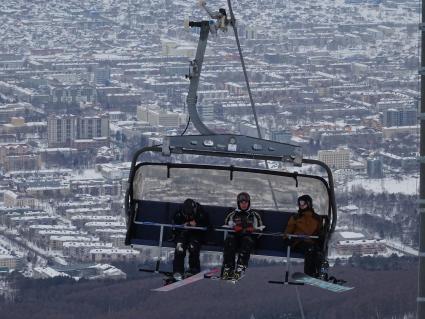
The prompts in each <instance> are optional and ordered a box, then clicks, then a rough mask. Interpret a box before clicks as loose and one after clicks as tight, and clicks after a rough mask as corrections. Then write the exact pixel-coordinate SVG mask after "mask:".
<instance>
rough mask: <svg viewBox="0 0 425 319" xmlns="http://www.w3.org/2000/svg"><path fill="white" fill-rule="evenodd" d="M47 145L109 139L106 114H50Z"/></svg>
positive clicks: (66, 144)
mask: <svg viewBox="0 0 425 319" xmlns="http://www.w3.org/2000/svg"><path fill="white" fill-rule="evenodd" d="M47 137H48V143H49V147H58V146H61V147H64V146H74V145H75V144H78V140H92V139H95V138H104V139H106V140H107V141H108V140H109V117H108V115H106V114H105V115H96V116H83V117H79V116H75V115H51V116H49V118H48V120H47Z"/></svg>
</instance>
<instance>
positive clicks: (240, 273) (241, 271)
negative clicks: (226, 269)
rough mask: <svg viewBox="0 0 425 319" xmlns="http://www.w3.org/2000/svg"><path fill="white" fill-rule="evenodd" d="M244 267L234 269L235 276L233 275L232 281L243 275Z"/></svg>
mask: <svg viewBox="0 0 425 319" xmlns="http://www.w3.org/2000/svg"><path fill="white" fill-rule="evenodd" d="M245 270H246V266H244V265H238V266H237V267H236V271H235V274H234V275H233V280H239V279H241V278H242V277H243V276H244V275H245Z"/></svg>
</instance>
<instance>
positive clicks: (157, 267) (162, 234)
mask: <svg viewBox="0 0 425 319" xmlns="http://www.w3.org/2000/svg"><path fill="white" fill-rule="evenodd" d="M160 227H161V228H160V231H159V245H158V259H157V261H156V267H155V272H159V264H160V263H161V255H162V241H163V237H164V226H163V225H161V226H160Z"/></svg>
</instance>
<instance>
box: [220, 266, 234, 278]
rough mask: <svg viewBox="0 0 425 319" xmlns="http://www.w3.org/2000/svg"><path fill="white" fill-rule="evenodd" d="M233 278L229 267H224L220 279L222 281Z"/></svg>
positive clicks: (231, 269) (232, 272)
mask: <svg viewBox="0 0 425 319" xmlns="http://www.w3.org/2000/svg"><path fill="white" fill-rule="evenodd" d="M233 276H234V270H233V268H230V267H224V269H223V273H222V274H221V279H223V280H232V279H233Z"/></svg>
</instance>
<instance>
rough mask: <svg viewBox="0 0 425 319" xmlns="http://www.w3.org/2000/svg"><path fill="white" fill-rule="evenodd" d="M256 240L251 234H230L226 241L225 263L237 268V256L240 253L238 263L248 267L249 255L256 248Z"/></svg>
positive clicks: (226, 265) (227, 265) (229, 266)
mask: <svg viewBox="0 0 425 319" xmlns="http://www.w3.org/2000/svg"><path fill="white" fill-rule="evenodd" d="M254 244H255V240H254V238H252V236H251V235H239V234H229V235H228V236H227V238H226V240H225V241H224V252H223V265H224V267H228V268H232V269H235V257H236V253H238V261H237V264H238V265H243V266H245V267H248V262H249V257H250V255H251V252H252V250H253V249H254Z"/></svg>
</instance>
